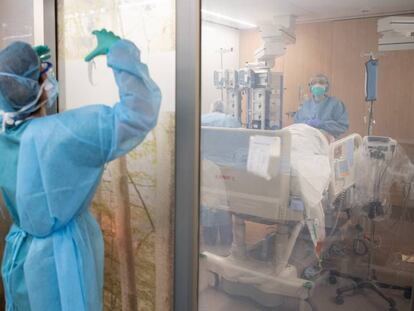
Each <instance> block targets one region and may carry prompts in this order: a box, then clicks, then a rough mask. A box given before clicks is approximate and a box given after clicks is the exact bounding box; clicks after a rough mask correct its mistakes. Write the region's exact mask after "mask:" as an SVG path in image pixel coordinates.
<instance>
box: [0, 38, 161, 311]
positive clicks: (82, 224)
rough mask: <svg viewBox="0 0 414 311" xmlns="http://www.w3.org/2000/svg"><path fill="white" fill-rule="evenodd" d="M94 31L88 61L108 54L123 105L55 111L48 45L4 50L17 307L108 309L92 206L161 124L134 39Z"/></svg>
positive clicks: (3, 160) (2, 165)
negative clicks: (124, 160) (109, 170)
mask: <svg viewBox="0 0 414 311" xmlns="http://www.w3.org/2000/svg"><path fill="white" fill-rule="evenodd" d="M94 34H95V35H96V36H97V40H98V47H97V48H96V49H95V50H94V51H93V52H92V53H91V54H89V55H88V56H87V58H86V60H87V61H90V60H92V59H93V58H94V57H96V56H98V55H107V63H108V66H109V67H110V68H112V70H113V72H114V75H115V80H116V83H117V85H118V88H119V97H120V101H119V103H117V104H116V105H115V106H114V107H113V108H111V107H109V106H105V105H91V106H86V107H83V108H80V109H75V110H70V111H67V112H64V113H60V114H55V115H51V116H45V112H46V109H47V108H48V107H50V106H51V105H53V104H54V102H55V101H56V98H57V95H58V84H57V81H56V80H55V78H54V77H53V75H52V74H51V70H50V69H51V64H50V63H48V62H47V61H46V59H47V58H48V57H47V54H48V50H47V48H46V47H40V48H39V47H37V48H36V49H33V48H32V47H31V46H30V45H28V44H26V43H23V42H15V43H12V44H11V45H9V46H8V47H7V48H5V49H4V50H2V51H0V119H1V125H2V126H1V131H0V132H1V133H0V189H1V194H2V195H3V198H4V201H5V203H6V205H7V209H8V210H9V212H10V215H11V218H12V220H13V225H12V227H11V229H10V232H9V234H8V235H7V238H6V249H5V253H4V256H3V264H2V276H3V282H4V287H5V295H6V303H7V306H6V310H7V311H12V310H13V311H59V310H64V311H69V310H70V311H74V310H76V311H94V310H102V295H103V293H102V290H103V264H104V245H103V239H102V234H101V229H100V228H99V225H98V224H97V222H96V221H95V219H94V217H93V216H92V215H91V213H90V211H89V206H90V204H91V201H92V198H93V197H94V194H95V191H96V188H97V186H98V184H99V182H100V180H101V177H102V173H103V171H104V166H105V164H106V163H108V162H110V161H112V160H114V159H116V158H118V157H120V156H123V155H125V154H126V153H128V152H129V151H131V150H132V149H133V148H135V147H136V146H137V145H139V144H140V143H141V142H142V141H143V140H144V138H145V136H146V135H147V133H148V132H149V131H150V130H151V129H152V128H153V127H154V126H155V125H156V123H157V117H158V112H159V108H160V102H161V93H160V90H159V88H158V86H157V85H156V84H155V83H154V82H153V81H152V79H151V77H150V76H149V73H148V68H147V66H146V65H144V64H143V63H141V59H140V51H139V50H138V48H137V47H136V46H135V45H134V44H133V43H132V42H130V41H127V40H122V39H120V38H119V37H117V36H115V35H114V34H113V33H112V32H108V31H106V30H101V31H95V32H94ZM78 91H79V92H81V91H82V90H80V89H79V90H78Z"/></svg>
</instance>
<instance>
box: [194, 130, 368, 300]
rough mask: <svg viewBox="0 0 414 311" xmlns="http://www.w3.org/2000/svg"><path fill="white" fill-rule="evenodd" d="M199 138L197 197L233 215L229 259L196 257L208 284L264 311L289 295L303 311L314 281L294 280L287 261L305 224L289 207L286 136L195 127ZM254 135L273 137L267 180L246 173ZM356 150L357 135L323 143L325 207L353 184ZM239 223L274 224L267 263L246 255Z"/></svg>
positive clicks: (294, 194) (293, 185) (295, 194)
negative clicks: (325, 155)
mask: <svg viewBox="0 0 414 311" xmlns="http://www.w3.org/2000/svg"><path fill="white" fill-rule="evenodd" d="M201 137H202V141H201V146H202V147H201V154H202V163H203V164H202V167H203V169H202V173H201V174H202V183H201V198H202V200H203V199H205V201H206V202H221V204H218V205H217V206H210V208H217V209H222V210H226V211H228V212H229V213H231V214H232V215H233V223H232V225H233V235H234V238H233V245H232V247H231V250H230V255H229V256H227V257H223V256H219V255H216V254H214V253H212V252H204V253H203V257H204V258H205V262H206V266H207V269H208V271H209V272H210V273H211V275H210V276H211V285H212V286H220V287H221V288H222V289H224V290H225V291H226V292H228V293H230V294H236V295H243V296H247V297H250V298H252V299H254V300H256V301H257V302H259V303H260V304H262V305H264V306H267V307H276V306H278V305H281V304H282V303H283V301H284V299H285V298H286V297H291V298H295V299H299V301H300V306H301V308H304V306H305V304H306V303H305V301H306V300H307V299H308V298H309V297H310V296H311V295H312V290H313V286H314V284H313V283H312V282H311V281H308V280H305V279H301V278H300V277H298V271H297V269H296V267H295V266H293V265H291V264H289V259H290V257H291V255H292V251H293V248H294V245H295V243H296V241H297V239H298V237H299V235H300V233H301V232H302V229H303V228H304V227H305V224H306V213H305V211H304V209H303V208H302V209H301V208H298V207H297V204H292V201H293V200H294V199H295V198H296V199H297V198H300V196H301V193H300V187H298V186H297V184H298V182H297V180H296V179H297V176H295V175H294V174H291V163H290V160H291V159H290V158H291V134H290V132H289V131H287V130H278V131H264V130H250V129H225V128H209V127H203V128H202V133H201ZM255 137H267V138H273V139H275V140H274V141H275V142H277V149H278V150H276V151H275V153H274V155H275V156H274V157H272V159H271V161H270V164H269V165H270V168H271V170H272V174H271V176H269V178H263V177H260V176H257V174H254V173H253V172H250V171H249V170H248V169H247V166H248V160H249V159H248V157H249V148H250V146H251V141H252V139H254V138H255ZM361 146H362V139H361V137H360V136H359V135H357V134H353V135H350V136H347V137H345V138H343V139H341V140H338V141H336V142H334V143H332V144H331V145H330V146H329V163H330V166H331V177H330V182H329V187H328V189H327V191H326V196H327V201H328V202H329V203H333V202H334V201H335V200H336V199H337V198H338V197H339V196H341V195H342V194H343V193H344V192H345V191H346V190H347V189H349V188H351V187H352V186H353V185H354V183H355V167H356V163H357V161H358V156H359V154H360V152H359V151H360V148H361ZM212 168H214V169H212ZM206 198H215V199H217V198H220V199H219V200H215V201H214V200H208V199H206ZM223 202H224V203H223ZM246 220H247V221H252V222H256V223H262V224H267V225H275V228H276V237H275V242H274V243H275V244H274V249H275V253H274V256H273V259H272V260H271V262H267V263H264V262H261V261H257V260H256V259H253V258H251V257H250V256H249V255H248V252H247V245H246V239H245V238H246V229H245V226H246V224H245V221H246Z"/></svg>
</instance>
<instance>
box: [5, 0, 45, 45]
mask: <svg viewBox="0 0 414 311" xmlns="http://www.w3.org/2000/svg"><path fill="white" fill-rule="evenodd" d="M34 1H38V0H34ZM33 5H34V4H33V0H0V49H2V48H4V47H6V46H7V45H9V44H10V43H11V42H13V41H16V40H19V41H25V42H28V43H30V44H34V28H35V25H34V16H33V15H34V8H33ZM40 19H41V21H42V22H43V16H40Z"/></svg>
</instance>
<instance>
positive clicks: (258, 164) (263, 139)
mask: <svg viewBox="0 0 414 311" xmlns="http://www.w3.org/2000/svg"><path fill="white" fill-rule="evenodd" d="M280 146H281V142H280V137H269V136H252V137H250V144H249V155H248V158H247V171H249V172H250V173H253V174H255V175H257V176H260V177H263V178H265V179H267V180H270V179H271V178H272V175H271V173H272V172H271V171H270V169H271V160H272V158H278V157H279V156H280Z"/></svg>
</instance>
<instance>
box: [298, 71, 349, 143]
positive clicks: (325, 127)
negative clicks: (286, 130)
mask: <svg viewBox="0 0 414 311" xmlns="http://www.w3.org/2000/svg"><path fill="white" fill-rule="evenodd" d="M309 88H310V92H311V94H312V97H311V98H310V99H309V100H306V101H305V102H304V103H303V104H302V106H301V107H300V109H299V111H298V112H297V113H296V114H295V123H306V124H308V125H309V126H312V127H314V128H317V129H320V130H322V131H323V132H325V133H327V134H329V135H331V136H332V137H334V138H338V137H339V136H341V135H342V134H344V133H345V132H346V131H347V130H348V128H349V118H348V112H347V110H346V107H345V105H344V104H343V103H342V102H341V101H340V100H339V99H337V98H335V97H333V96H329V95H328V91H329V80H328V77H327V76H325V75H323V74H318V75H315V76H313V77H312V78H311V80H310V82H309Z"/></svg>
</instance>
